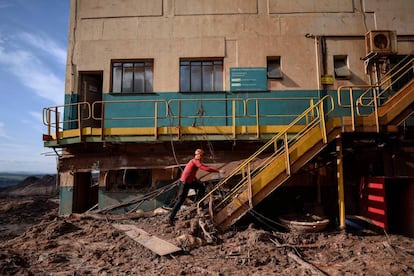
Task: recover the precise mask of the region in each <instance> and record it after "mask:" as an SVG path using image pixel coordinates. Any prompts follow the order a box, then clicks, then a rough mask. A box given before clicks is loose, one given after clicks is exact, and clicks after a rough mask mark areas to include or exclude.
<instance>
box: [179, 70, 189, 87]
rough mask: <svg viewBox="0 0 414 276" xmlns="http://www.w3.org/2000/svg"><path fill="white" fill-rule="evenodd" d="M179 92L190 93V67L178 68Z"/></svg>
mask: <svg viewBox="0 0 414 276" xmlns="http://www.w3.org/2000/svg"><path fill="white" fill-rule="evenodd" d="M180 91H183V92H188V91H190V66H181V67H180Z"/></svg>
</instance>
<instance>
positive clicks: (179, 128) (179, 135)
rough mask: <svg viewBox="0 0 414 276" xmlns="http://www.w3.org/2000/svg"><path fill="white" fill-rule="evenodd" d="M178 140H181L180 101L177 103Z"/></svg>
mask: <svg viewBox="0 0 414 276" xmlns="http://www.w3.org/2000/svg"><path fill="white" fill-rule="evenodd" d="M177 136H178V139H179V140H181V101H178V133H177Z"/></svg>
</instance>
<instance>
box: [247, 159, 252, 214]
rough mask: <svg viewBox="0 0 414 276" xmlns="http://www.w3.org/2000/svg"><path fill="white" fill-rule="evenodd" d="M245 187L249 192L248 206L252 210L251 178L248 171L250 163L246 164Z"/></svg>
mask: <svg viewBox="0 0 414 276" xmlns="http://www.w3.org/2000/svg"><path fill="white" fill-rule="evenodd" d="M247 187H248V190H249V206H250V208H253V201H252V198H253V192H252V176H251V170H250V162H249V163H248V164H247Z"/></svg>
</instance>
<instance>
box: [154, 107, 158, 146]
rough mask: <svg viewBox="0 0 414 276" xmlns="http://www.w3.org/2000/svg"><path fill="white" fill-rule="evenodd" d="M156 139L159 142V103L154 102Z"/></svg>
mask: <svg viewBox="0 0 414 276" xmlns="http://www.w3.org/2000/svg"><path fill="white" fill-rule="evenodd" d="M154 138H155V140H158V102H157V101H155V102H154Z"/></svg>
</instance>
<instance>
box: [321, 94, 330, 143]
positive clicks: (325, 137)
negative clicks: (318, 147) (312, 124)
mask: <svg viewBox="0 0 414 276" xmlns="http://www.w3.org/2000/svg"><path fill="white" fill-rule="evenodd" d="M319 116H320V118H319V119H320V122H321V129H322V139H323V143H324V144H326V143H328V135H327V133H326V132H327V130H326V122H325V110H324V108H323V101H321V102H320V104H319Z"/></svg>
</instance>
